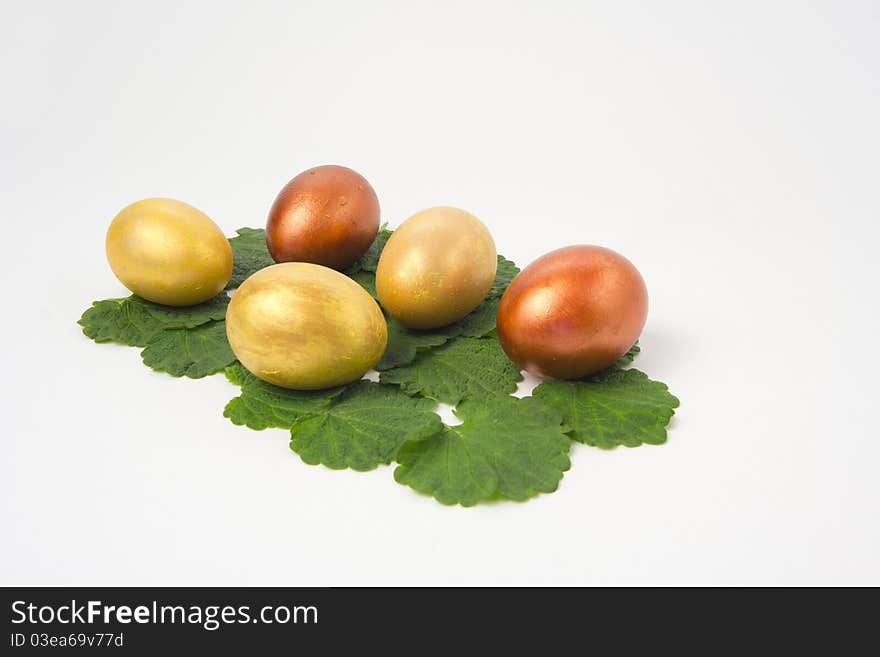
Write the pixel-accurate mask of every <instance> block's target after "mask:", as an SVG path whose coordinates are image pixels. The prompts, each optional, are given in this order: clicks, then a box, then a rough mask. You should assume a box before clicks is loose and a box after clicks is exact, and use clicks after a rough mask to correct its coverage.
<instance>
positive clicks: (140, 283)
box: [105, 198, 232, 306]
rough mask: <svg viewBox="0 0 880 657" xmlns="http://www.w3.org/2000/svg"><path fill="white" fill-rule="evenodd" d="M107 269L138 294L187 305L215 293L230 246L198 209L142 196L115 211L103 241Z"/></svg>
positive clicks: (225, 275)
mask: <svg viewBox="0 0 880 657" xmlns="http://www.w3.org/2000/svg"><path fill="white" fill-rule="evenodd" d="M105 246H106V249H107V261H108V262H109V263H110V269H112V270H113V273H114V274H116V278H118V279H119V280H120V281H121V282H122V284H123V285H124V286H125V287H127V288H128V289H129V290H131V291H132V292H134V293H135V294H136V295H138V296H139V297H143V298H144V299H147V300H149V301H154V302H155V303H161V304H165V305H169V306H191V305H193V304H196V303H201V302H203V301H207V300H208V299H210V298H211V297H213V296H216V295H217V294H219V293H220V292H221V291H222V290H223V288H224V287H226V283H228V282H229V278H230V276H232V249H231V248H230V246H229V241H228V240H227V239H226V237H225V236H224V235H223V231H222V230H220V228H219V227H218V226H217V224H215V223H214V222H213V221H211V219H210V218H209V217H208V215H206V214H205V213H204V212H201V211H200V210H197V209H196V208H194V207H193V206H191V205H188V204H186V203H184V202H183V201H176V200H174V199H170V198H148V199H144V200H142V201H137V202H136V203H132V204H131V205H129V206H128V207H126V208H123V210H122V211H121V212H120V213H119V214H117V215H116V217H115V218H114V219H113V221H112V222H111V223H110V228H109V229H108V230H107V239H106V242H105Z"/></svg>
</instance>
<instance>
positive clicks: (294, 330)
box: [226, 262, 388, 390]
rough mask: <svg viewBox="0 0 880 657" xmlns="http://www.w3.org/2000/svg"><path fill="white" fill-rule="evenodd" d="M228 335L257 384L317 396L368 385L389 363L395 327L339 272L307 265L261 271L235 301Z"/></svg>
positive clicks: (284, 265)
mask: <svg viewBox="0 0 880 657" xmlns="http://www.w3.org/2000/svg"><path fill="white" fill-rule="evenodd" d="M226 335H227V337H228V338H229V344H230V346H231V347H232V351H233V352H234V353H235V356H236V358H238V360H240V361H241V363H242V364H243V365H244V366H245V367H246V368H247V369H248V370H249V371H250V372H251V373H253V374H254V375H255V376H257V377H259V378H260V379H263V380H264V381H267V382H269V383H272V384H275V385H277V386H282V387H284V388H292V389H295V390H317V389H321V388H331V387H334V386H339V385H343V384H346V383H350V382H352V381H355V380H357V379H359V378H361V377H362V376H363V375H364V373H365V372H366V371H367V370H369V369H370V368H371V367H373V365H375V364H376V362H377V361H378V360H379V358H381V356H382V354H383V353H384V351H385V345H386V342H387V338H388V333H387V325H386V321H385V317H384V316H383V314H382V311H381V309H380V308H379V306H378V305H377V304H376V302H375V300H374V299H373V297H371V296H370V295H369V293H368V292H367V291H366V290H364V288H362V287H361V286H360V285H358V284H357V283H355V282H354V281H353V280H352V279H350V278H348V277H347V276H345V275H343V274H340V273H339V272H337V271H335V270H333V269H330V268H328V267H324V266H322V265H315V264H311V263H305V262H287V263H281V264H277V265H272V266H270V267H266V268H265V269H261V270H260V271H258V272H256V273H255V274H253V275H251V276H250V277H248V278H247V279H246V280H245V281H244V283H242V284H241V286H240V287H239V288H238V289H237V290H236V291H235V292H234V293H233V295H232V299H230V301H229V307H228V308H227V311H226Z"/></svg>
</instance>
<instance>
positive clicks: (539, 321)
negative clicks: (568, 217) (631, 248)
mask: <svg viewBox="0 0 880 657" xmlns="http://www.w3.org/2000/svg"><path fill="white" fill-rule="evenodd" d="M647 315H648V291H647V289H646V288H645V281H644V280H642V276H641V274H639V271H638V270H637V269H636V268H635V267H634V266H633V264H632V263H631V262H630V261H629V260H627V259H626V258H624V257H623V256H622V255H620V254H619V253H616V252H615V251H612V250H611V249H606V248H603V247H601V246H586V245H580V246H568V247H565V248H562V249H558V250H556V251H551V252H550V253H548V254H546V255H544V256H542V257H540V258H538V259H537V260H535V262H533V263H532V264H530V265H529V266H528V267H526V268H525V269H524V270H523V271H522V272H520V273H519V275H517V277H516V278H514V279H513V281H512V282H511V284H510V286H509V287H508V288H507V291H506V292H505V293H504V296H503V297H502V298H501V303H500V304H499V306H498V319H497V325H498V337H499V339H500V340H501V346H502V347H504V351H505V352H506V353H507V355H508V356H509V357H510V359H511V360H512V361H513V362H514V363H516V364H517V365H519V366H520V367H521V368H523V369H524V370H527V371H529V372H531V373H533V374H537V375H539V376H545V377H552V378H557V379H574V378H578V377H582V376H586V375H588V374H593V373H595V372H598V371H600V370H603V369H605V368H606V367H610V366H611V365H613V364H614V362H615V361H616V360H617V359H618V358H620V357H621V356H622V355H623V354H624V353H626V352H627V350H629V348H630V347H632V345H633V344H634V343H635V341H636V340H637V339H638V337H639V335H640V334H641V332H642V328H643V327H644V326H645V319H646V317H647Z"/></svg>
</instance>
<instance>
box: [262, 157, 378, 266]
mask: <svg viewBox="0 0 880 657" xmlns="http://www.w3.org/2000/svg"><path fill="white" fill-rule="evenodd" d="M378 231H379V199H378V198H377V197H376V192H375V191H373V188H372V187H371V186H370V183H368V182H367V180H366V178H364V177H363V176H362V175H361V174H359V173H358V172H357V171H352V170H351V169H348V168H346V167H340V166H336V165H325V166H320V167H315V168H313V169H309V170H308V171H303V172H302V173H301V174H299V175H298V176H297V177H296V178H294V179H293V180H291V181H290V182H289V183H287V184H286V185H285V186H284V189H282V190H281V192H280V193H279V194H278V197H277V198H276V199H275V202H274V203H273V204H272V209H271V210H269V220H268V222H267V223H266V246H268V247H269V253H270V254H271V255H272V257H273V258H274V259H275V262H311V263H315V264H319V265H324V266H325V267H332V268H333V269H345V268H346V267H349V266H350V265H352V264H353V263H354V261H355V260H357V259H358V258H360V257H361V256H362V255H363V254H364V252H365V251H366V250H367V249H368V248H369V247H370V244H372V243H373V240H374V239H375V238H376V233H377V232H378Z"/></svg>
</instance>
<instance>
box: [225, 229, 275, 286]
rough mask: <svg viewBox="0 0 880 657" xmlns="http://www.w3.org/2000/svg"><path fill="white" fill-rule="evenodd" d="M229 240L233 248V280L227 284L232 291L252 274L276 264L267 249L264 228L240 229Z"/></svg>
mask: <svg viewBox="0 0 880 657" xmlns="http://www.w3.org/2000/svg"><path fill="white" fill-rule="evenodd" d="M235 232H236V233H237V235H236V236H235V237H230V238H229V245H230V246H231V247H232V278H230V279H229V282H228V283H227V284H226V289H227V290H231V289H233V288H236V287H238V286H239V285H241V284H242V283H244V281H245V279H246V278H247V277H248V276H250V275H251V274H253V273H255V272H257V271H259V270H260V269H264V268H265V267H269V266H270V265H274V264H275V260H273V259H272V256H271V255H269V249H268V248H267V247H266V231H265V230H264V229H262V228H239V229H238V230H237V231H235Z"/></svg>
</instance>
